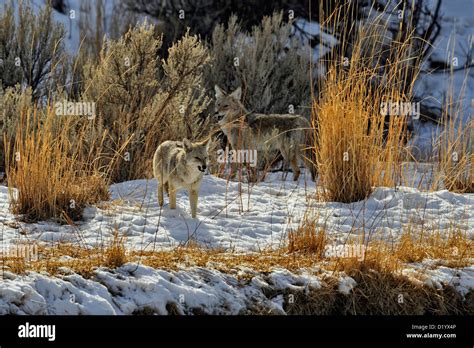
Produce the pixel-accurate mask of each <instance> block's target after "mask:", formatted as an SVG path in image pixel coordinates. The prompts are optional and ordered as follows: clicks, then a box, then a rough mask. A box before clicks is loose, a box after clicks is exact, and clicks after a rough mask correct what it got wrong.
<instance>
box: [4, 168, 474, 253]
mask: <svg viewBox="0 0 474 348" xmlns="http://www.w3.org/2000/svg"><path fill="white" fill-rule="evenodd" d="M291 176H292V174H289V175H288V178H287V180H286V181H282V180H281V173H271V174H270V175H269V176H268V181H266V182H264V183H260V184H258V185H256V186H253V187H248V185H247V184H242V186H241V188H240V189H241V190H242V193H241V194H240V193H239V184H238V183H237V182H232V181H230V182H227V181H226V180H224V179H220V178H217V177H214V176H211V175H206V176H204V180H203V183H202V186H201V190H200V195H199V204H198V217H197V218H196V219H193V218H191V214H190V208H189V200H188V197H187V192H186V191H179V192H178V195H177V209H176V210H171V209H169V207H168V204H167V200H165V206H164V207H163V208H160V206H159V205H158V201H157V192H156V191H157V189H156V186H157V184H156V181H155V180H135V181H129V182H124V183H119V184H115V185H112V186H111V187H110V191H111V199H112V202H110V203H109V204H106V205H104V207H102V208H100V207H88V208H86V209H85V212H84V219H83V221H81V222H78V223H77V226H69V225H58V224H56V223H53V222H38V223H31V224H26V223H20V224H19V225H18V226H17V225H14V224H12V221H14V220H15V217H14V216H13V215H12V214H11V213H10V212H9V209H8V208H9V201H8V190H7V188H6V187H4V186H3V187H1V186H0V216H1V217H0V224H1V227H0V230H1V231H0V232H1V233H2V236H3V241H4V242H10V243H11V242H14V241H17V240H19V239H21V238H20V237H22V236H21V235H20V233H19V232H20V230H21V231H22V233H23V236H24V237H27V238H28V239H29V240H38V241H43V242H46V243H49V242H57V241H63V242H66V241H68V242H73V243H81V245H87V246H99V247H100V246H102V245H103V243H105V242H107V241H108V240H109V239H110V238H111V237H112V235H113V233H114V230H115V229H118V231H119V232H120V233H121V234H123V235H126V236H127V238H126V244H127V246H128V247H129V248H134V249H139V250H151V249H154V250H160V249H166V248H171V247H174V246H177V245H180V244H183V243H185V242H186V241H188V239H190V238H194V239H196V240H197V241H199V242H200V243H202V244H203V245H206V246H211V247H219V248H223V249H226V250H234V251H258V250H262V249H266V248H275V247H278V246H282V245H284V243H285V241H286V237H287V233H288V230H289V229H294V228H296V227H297V226H298V224H299V223H300V222H301V219H302V217H303V216H304V214H305V213H306V211H307V209H308V207H310V208H311V209H312V210H313V212H316V213H313V214H314V216H313V218H314V219H316V221H317V224H318V225H319V226H321V227H323V228H325V229H326V230H327V231H329V232H330V237H331V239H332V242H334V243H335V244H344V243H345V242H346V240H347V238H348V236H349V235H350V236H357V235H360V236H362V235H365V236H366V238H369V237H375V236H378V237H380V238H384V239H387V240H390V241H396V240H397V238H398V237H399V235H400V234H401V233H402V232H403V227H404V225H406V224H408V223H412V224H413V223H414V224H415V225H418V226H419V227H420V228H421V227H423V228H424V229H425V230H427V231H430V230H431V231H441V232H442V231H443V230H448V229H450V228H452V224H453V222H455V223H456V224H457V227H458V228H459V229H461V230H463V231H466V232H467V234H468V235H469V236H473V235H474V229H473V227H472V226H474V214H473V213H472V212H473V211H474V195H472V194H464V195H461V194H456V193H452V192H449V191H447V190H441V191H435V192H423V191H419V190H417V189H414V188H410V187H399V188H397V189H394V188H386V187H377V188H375V189H374V191H373V193H372V194H371V195H370V197H369V198H368V199H366V200H364V201H360V202H355V203H350V204H344V203H335V202H320V201H318V200H316V199H311V200H307V196H309V195H308V194H307V193H309V192H314V191H315V186H314V183H313V182H312V181H305V178H306V179H307V177H303V178H302V179H301V180H300V181H299V182H298V183H297V184H295V183H294V182H293V181H291V179H292V178H291ZM101 206H102V205H101Z"/></svg>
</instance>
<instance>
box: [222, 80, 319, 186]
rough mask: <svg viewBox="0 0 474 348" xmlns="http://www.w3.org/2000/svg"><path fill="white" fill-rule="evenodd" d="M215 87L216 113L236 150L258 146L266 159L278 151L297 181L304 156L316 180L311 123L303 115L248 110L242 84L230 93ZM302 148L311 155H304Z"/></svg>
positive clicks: (313, 178) (257, 148)
mask: <svg viewBox="0 0 474 348" xmlns="http://www.w3.org/2000/svg"><path fill="white" fill-rule="evenodd" d="M214 89H215V92H216V104H215V116H216V117H217V122H218V124H219V127H220V128H221V130H222V131H223V132H224V134H225V135H226V136H227V139H228V140H229V142H230V145H231V146H232V148H233V149H234V150H238V149H242V148H243V149H256V150H257V151H259V152H263V153H264V156H265V157H266V158H268V155H269V154H270V153H272V152H274V151H275V150H279V151H280V153H281V155H282V156H283V159H284V160H285V161H286V162H287V163H288V162H289V164H290V165H291V168H292V169H293V180H294V181H297V180H298V178H299V176H300V168H299V166H298V161H299V159H301V158H302V157H303V160H304V162H305V165H306V167H307V168H308V169H309V170H310V172H311V178H312V180H313V181H314V180H315V175H316V173H315V166H314V163H312V158H313V156H311V153H312V151H309V147H310V146H311V145H310V144H309V142H308V136H309V130H310V124H309V122H308V121H307V120H306V119H305V118H304V117H303V116H300V115H294V114H268V115H267V114H257V113H252V112H248V111H247V110H246V109H245V107H244V105H243V104H242V102H241V97H242V89H241V88H240V87H239V88H237V89H236V90H235V91H234V92H232V93H231V94H228V95H227V94H226V93H224V91H223V90H222V89H221V88H220V87H219V86H217V85H216V86H214ZM303 150H305V151H306V153H307V154H308V156H302V152H303Z"/></svg>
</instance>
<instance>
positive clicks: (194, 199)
mask: <svg viewBox="0 0 474 348" xmlns="http://www.w3.org/2000/svg"><path fill="white" fill-rule="evenodd" d="M189 203H190V205H191V216H192V217H193V218H195V217H196V211H197V203H198V192H197V191H196V190H195V189H190V190H189Z"/></svg>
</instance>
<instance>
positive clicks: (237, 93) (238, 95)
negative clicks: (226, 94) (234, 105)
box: [231, 87, 242, 100]
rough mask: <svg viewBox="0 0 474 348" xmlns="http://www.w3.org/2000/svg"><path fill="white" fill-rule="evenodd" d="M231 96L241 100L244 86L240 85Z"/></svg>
mask: <svg viewBox="0 0 474 348" xmlns="http://www.w3.org/2000/svg"><path fill="white" fill-rule="evenodd" d="M231 97H233V98H235V99H237V100H240V98H242V87H239V88H237V89H236V90H235V91H233V92H232V94H231Z"/></svg>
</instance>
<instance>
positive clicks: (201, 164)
mask: <svg viewBox="0 0 474 348" xmlns="http://www.w3.org/2000/svg"><path fill="white" fill-rule="evenodd" d="M210 142H211V140H210V139H209V140H208V141H203V142H200V143H191V142H190V141H189V140H188V139H187V138H184V139H183V147H184V152H185V153H186V166H187V167H191V169H195V168H197V169H198V170H199V171H200V172H201V173H204V172H205V171H206V168H207V162H208V157H209V156H208V150H209V144H210Z"/></svg>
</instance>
